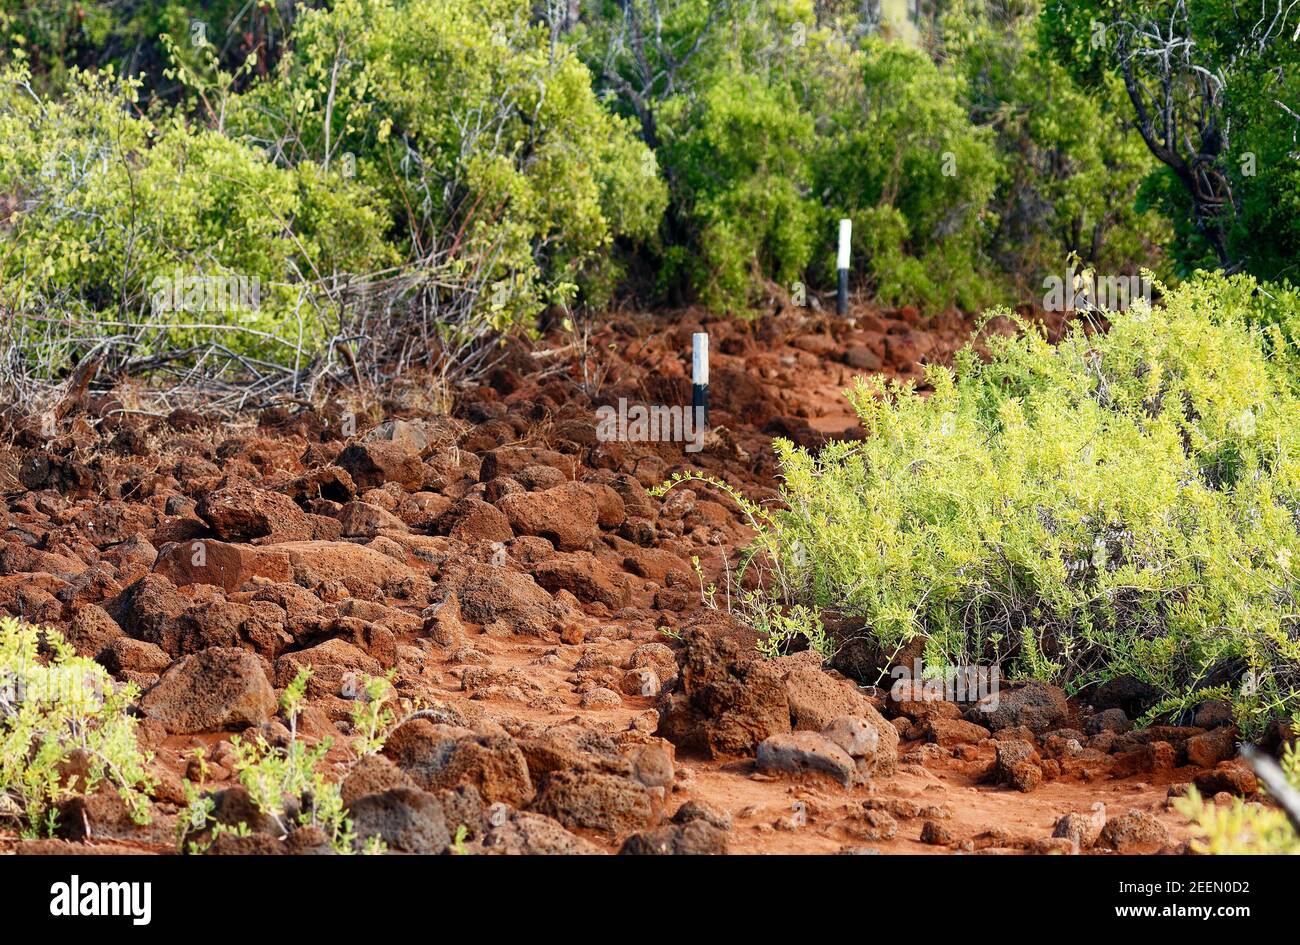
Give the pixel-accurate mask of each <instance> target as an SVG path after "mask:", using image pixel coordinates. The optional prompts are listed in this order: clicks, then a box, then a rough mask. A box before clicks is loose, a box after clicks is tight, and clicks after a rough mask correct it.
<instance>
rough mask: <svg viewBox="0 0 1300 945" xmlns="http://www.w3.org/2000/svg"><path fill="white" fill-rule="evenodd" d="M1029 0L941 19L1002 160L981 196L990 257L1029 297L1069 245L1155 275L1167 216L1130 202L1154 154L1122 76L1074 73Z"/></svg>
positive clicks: (1098, 262)
mask: <svg viewBox="0 0 1300 945" xmlns="http://www.w3.org/2000/svg"><path fill="white" fill-rule="evenodd" d="M1040 6H1041V4H1040V3H1039V2H1038V0H1016V2H1004V0H960V2H957V3H954V4H953V5H952V6H951V7H949V8H948V9H946V10H945V12H944V15H943V16H942V18H941V20H940V23H941V29H940V40H941V42H942V47H943V54H944V57H945V59H946V60H947V61H948V62H950V63H951V65H952V68H953V69H954V70H955V71H956V72H957V73H958V74H959V75H961V76H962V78H963V80H964V81H963V92H962V100H963V102H964V103H965V106H966V109H967V112H968V113H969V114H970V115H971V116H972V119H973V120H975V121H977V122H979V123H980V124H981V125H984V126H987V127H988V128H989V129H990V130H991V131H992V133H993V135H994V143H995V146H996V149H997V156H998V163H999V164H1000V166H1001V168H1002V172H1001V173H1000V175H999V179H998V182H997V192H996V194H995V196H994V198H993V200H992V202H991V203H990V205H989V214H990V230H991V232H990V233H989V235H988V238H987V241H986V248H987V252H988V255H989V257H990V260H991V261H992V262H993V263H994V264H995V265H996V268H997V269H999V270H1001V271H1004V272H1007V273H1009V274H1011V275H1012V276H1013V277H1014V278H1016V280H1017V281H1018V282H1019V288H1020V289H1021V290H1022V292H1024V291H1026V290H1028V292H1029V295H1030V297H1032V296H1033V295H1037V294H1038V290H1039V288H1040V286H1041V285H1042V280H1043V277H1044V275H1047V274H1051V273H1052V272H1053V271H1054V269H1055V268H1056V267H1058V265H1059V262H1060V260H1061V259H1064V258H1066V257H1068V256H1070V255H1071V254H1074V255H1077V256H1078V257H1079V258H1081V259H1082V260H1083V261H1084V262H1085V264H1087V265H1091V266H1092V267H1093V268H1094V269H1095V270H1097V271H1099V272H1105V273H1120V272H1124V273H1135V272H1136V271H1137V269H1138V268H1139V267H1141V266H1146V267H1147V268H1149V269H1152V270H1155V271H1156V272H1157V274H1159V275H1164V272H1163V267H1162V260H1161V249H1162V247H1163V245H1164V244H1165V243H1166V242H1167V240H1168V239H1169V236H1170V234H1169V225H1168V223H1167V221H1165V220H1164V219H1163V218H1162V217H1161V216H1160V214H1158V213H1157V212H1156V211H1155V210H1154V209H1146V210H1139V209H1138V208H1137V203H1138V191H1139V185H1140V184H1141V183H1142V181H1143V179H1144V178H1145V177H1147V176H1148V175H1149V174H1150V173H1151V172H1152V170H1153V169H1154V168H1155V167H1157V166H1158V164H1157V162H1156V160H1155V159H1154V158H1153V157H1152V156H1151V154H1150V152H1149V151H1148V150H1147V147H1146V145H1145V144H1144V143H1143V142H1142V139H1141V137H1140V136H1139V135H1138V134H1137V133H1136V132H1134V131H1133V130H1132V128H1131V127H1130V118H1129V110H1130V108H1131V105H1130V103H1129V101H1128V98H1127V96H1126V95H1125V93H1124V88H1123V83H1122V82H1121V81H1120V80H1119V79H1118V78H1117V77H1115V76H1106V77H1104V78H1102V79H1101V80H1100V81H1098V82H1096V83H1094V84H1093V86H1092V87H1090V88H1085V87H1084V86H1083V85H1081V84H1080V83H1079V82H1078V81H1076V80H1075V79H1074V78H1073V77H1072V76H1071V74H1070V73H1069V72H1068V71H1067V70H1066V69H1065V67H1064V66H1062V65H1061V64H1060V63H1058V62H1057V61H1055V60H1054V59H1053V57H1052V56H1051V54H1050V51H1049V50H1048V49H1046V48H1045V47H1044V44H1043V42H1042V39H1041V37H1040V35H1039V29H1038V22H1039V8H1040ZM1020 297H1024V295H1021V296H1020Z"/></svg>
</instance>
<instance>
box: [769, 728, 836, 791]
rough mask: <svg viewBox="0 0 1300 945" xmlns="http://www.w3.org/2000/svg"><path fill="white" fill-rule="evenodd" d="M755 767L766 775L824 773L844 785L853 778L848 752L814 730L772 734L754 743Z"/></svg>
mask: <svg viewBox="0 0 1300 945" xmlns="http://www.w3.org/2000/svg"><path fill="white" fill-rule="evenodd" d="M757 757H758V770H759V771H762V772H765V773H769V774H785V775H796V776H797V775H805V774H820V775H826V776H827V777H830V778H832V779H833V780H835V781H838V782H839V783H840V784H842V785H844V786H845V787H848V786H850V785H851V784H853V782H854V781H855V779H856V777H857V766H856V765H855V764H854V762H853V759H852V758H851V757H850V756H849V754H848V753H847V752H846V751H845V750H844V749H843V748H841V747H840V746H839V745H837V744H835V743H834V742H833V741H831V740H830V739H829V738H825V737H823V736H821V735H818V734H816V733H815V732H785V733H782V734H780V735H772V736H770V737H769V738H767V739H765V740H764V741H763V742H762V743H761V744H760V745H759V746H758V756H757Z"/></svg>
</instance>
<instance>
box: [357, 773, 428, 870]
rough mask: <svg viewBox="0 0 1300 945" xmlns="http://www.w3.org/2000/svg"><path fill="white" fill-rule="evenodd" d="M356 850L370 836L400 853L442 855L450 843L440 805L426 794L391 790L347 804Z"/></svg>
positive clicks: (363, 844)
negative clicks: (354, 834)
mask: <svg viewBox="0 0 1300 945" xmlns="http://www.w3.org/2000/svg"><path fill="white" fill-rule="evenodd" d="M348 816H349V817H350V818H351V819H352V829H353V831H354V832H355V833H356V844H357V848H358V849H362V848H364V846H365V843H366V841H368V840H370V839H371V838H372V837H378V838H379V839H381V840H383V841H384V843H385V845H387V847H388V849H390V850H400V851H401V852H403V853H424V854H436V853H442V852H443V851H444V850H446V849H447V847H448V846H449V845H450V844H451V835H450V833H449V832H448V830H447V823H446V819H445V817H444V814H443V809H442V804H441V803H439V801H438V799H437V798H436V797H434V796H433V795H431V794H428V793H426V792H425V791H416V790H411V789H410V788H404V787H399V788H393V789H392V790H388V791H384V792H383V793H382V794H368V795H366V796H365V797H362V798H358V799H357V800H355V801H353V802H352V803H351V804H349V805H348Z"/></svg>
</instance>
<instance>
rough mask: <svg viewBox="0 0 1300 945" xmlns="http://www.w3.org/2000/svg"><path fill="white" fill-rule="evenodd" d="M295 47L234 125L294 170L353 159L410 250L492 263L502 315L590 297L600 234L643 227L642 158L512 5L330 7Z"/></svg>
mask: <svg viewBox="0 0 1300 945" xmlns="http://www.w3.org/2000/svg"><path fill="white" fill-rule="evenodd" d="M292 40H293V49H292V51H291V52H290V53H289V54H287V55H286V56H285V57H284V59H283V60H282V62H281V64H280V69H279V71H278V73H277V75H276V76H275V77H274V79H273V80H272V81H270V82H268V83H264V84H261V85H259V86H257V87H255V88H254V89H253V90H252V91H251V92H250V93H249V94H248V95H247V96H246V97H244V98H243V99H241V100H240V102H239V103H238V105H237V107H236V108H235V109H234V110H233V111H232V112H231V115H230V121H231V123H232V126H234V127H235V128H237V129H239V130H240V131H241V132H242V133H246V134H248V135H250V136H252V137H254V138H256V139H257V140H263V141H274V142H277V147H279V148H282V149H283V151H284V153H285V155H286V157H287V159H288V160H289V161H290V162H291V163H294V164H297V163H301V162H304V161H314V162H317V163H319V164H321V165H322V166H328V167H330V168H332V169H339V168H341V167H348V169H349V171H351V170H352V167H351V165H352V164H355V174H356V176H357V178H358V179H359V180H361V181H362V182H364V183H365V184H367V185H368V186H370V187H373V188H374V189H375V190H376V191H377V192H379V193H380V194H381V195H382V197H383V199H384V202H385V204H386V206H387V208H388V214H389V224H390V226H389V233H390V236H391V238H392V239H393V240H394V242H396V243H397V244H399V245H401V246H402V247H403V248H404V251H405V253H406V254H407V255H408V256H411V257H414V258H419V257H421V256H424V255H425V254H428V253H432V252H444V253H448V254H449V255H450V256H451V257H452V258H453V259H462V258H467V257H473V256H475V255H481V256H483V257H484V258H490V259H491V260H493V262H492V265H491V267H490V277H491V278H492V280H493V281H494V282H496V283H497V284H498V285H499V287H500V291H499V292H498V293H496V294H495V297H494V299H493V301H492V304H493V306H494V307H495V309H496V310H497V312H498V314H499V316H500V317H499V321H500V322H502V323H506V322H510V321H513V320H516V319H518V318H520V317H524V316H527V315H530V314H533V313H535V312H537V311H538V310H539V308H540V307H541V306H542V305H544V304H546V303H548V302H550V301H554V300H559V301H568V300H571V299H572V298H573V297H574V290H575V288H577V287H581V288H583V289H585V290H586V291H587V293H588V296H589V297H590V298H591V299H592V300H594V301H597V302H599V301H601V300H603V299H604V298H606V297H607V295H608V293H609V291H610V289H611V280H612V277H613V276H615V275H616V274H617V270H611V269H609V268H608V259H609V254H610V250H611V246H612V243H613V241H614V240H615V239H616V238H618V237H627V238H629V239H632V240H636V239H641V238H644V237H647V236H649V235H651V234H652V233H653V231H654V228H655V227H656V226H657V225H658V222H659V217H660V215H661V214H662V212H663V205H664V201H665V200H666V196H665V192H664V186H663V183H662V182H661V181H660V180H659V177H658V167H657V165H656V163H655V160H654V156H653V155H652V154H651V153H650V152H649V151H648V149H646V148H645V146H644V145H642V144H641V143H640V142H639V141H637V139H636V137H635V135H633V134H632V132H631V131H630V130H629V129H628V127H627V126H626V123H625V122H624V121H623V120H622V119H620V118H617V117H616V116H612V115H610V114H609V113H608V112H606V111H605V110H604V109H603V108H602V107H601V105H600V103H599V101H598V100H597V99H596V96H595V95H594V94H593V92H592V88H591V77H590V75H589V73H588V72H587V69H586V68H585V67H584V65H583V64H582V63H581V62H580V61H579V60H578V59H577V58H576V57H575V56H574V55H573V54H571V53H570V52H569V51H568V50H567V49H566V48H565V47H564V46H563V45H561V44H556V45H552V43H551V41H550V37H549V35H548V33H547V31H546V29H545V28H544V27H542V26H540V25H537V24H534V23H533V22H531V7H530V5H529V4H528V3H527V2H526V0H486V2H483V0H473V2H471V0H407V2H399V0H340V2H338V3H335V4H333V5H332V7H331V9H328V10H315V11H302V12H300V14H299V16H298V19H297V22H296V25H295V28H294V32H293V37H292Z"/></svg>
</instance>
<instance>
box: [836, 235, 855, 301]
mask: <svg viewBox="0 0 1300 945" xmlns="http://www.w3.org/2000/svg"><path fill="white" fill-rule="evenodd" d="M852 237H853V221H852V220H848V219H844V220H841V221H840V247H839V253H838V254H837V256H836V259H835V268H836V269H837V270H838V271H839V291H838V292H837V294H836V297H835V311H836V312H838V313H839V314H840V315H847V314H849V242H850V240H851V239H852Z"/></svg>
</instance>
